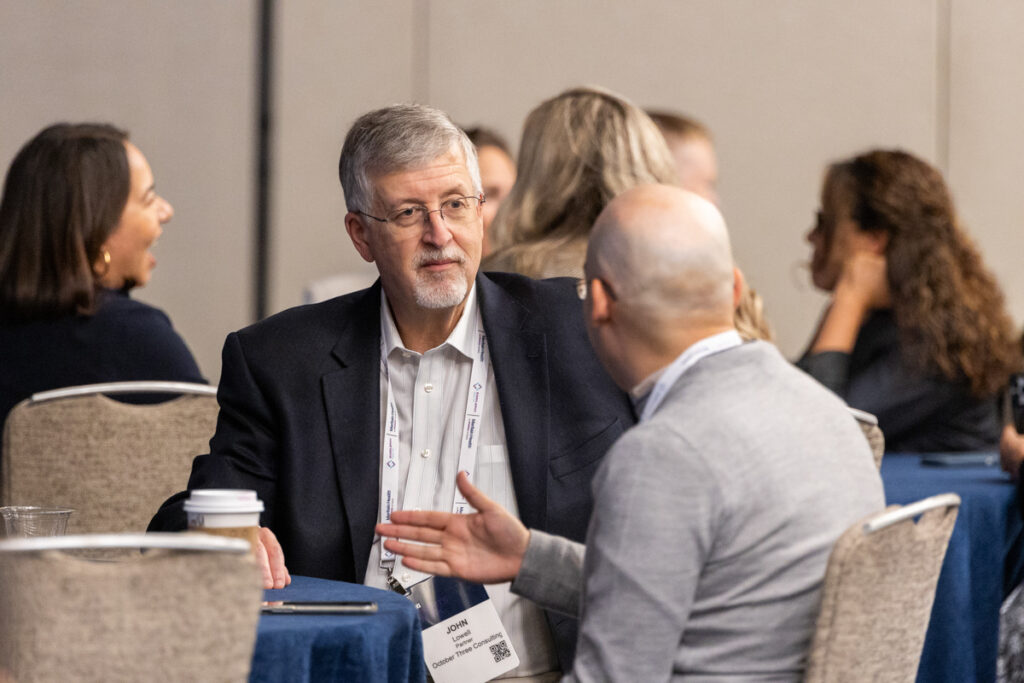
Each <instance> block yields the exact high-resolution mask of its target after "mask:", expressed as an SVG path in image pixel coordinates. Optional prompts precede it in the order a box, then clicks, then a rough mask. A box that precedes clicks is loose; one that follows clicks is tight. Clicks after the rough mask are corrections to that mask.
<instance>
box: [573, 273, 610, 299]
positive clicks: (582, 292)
mask: <svg viewBox="0 0 1024 683" xmlns="http://www.w3.org/2000/svg"><path fill="white" fill-rule="evenodd" d="M590 279H591V280H599V281H600V282H601V284H602V285H603V286H604V292H605V294H607V295H608V298H609V299H611V300H612V301H618V297H617V296H615V290H614V289H612V286H611V285H610V284H608V281H607V280H605V279H604V278H603V277H594V278H590ZM589 281H590V280H587V278H585V277H581V278H578V279H577V280H576V296H578V297H579V298H580V301H586V300H587V290H588V289H589V286H588V285H587V283H588V282H589Z"/></svg>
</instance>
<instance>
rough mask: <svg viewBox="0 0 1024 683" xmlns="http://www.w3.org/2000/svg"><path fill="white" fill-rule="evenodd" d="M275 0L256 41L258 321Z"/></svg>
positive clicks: (265, 5)
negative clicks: (257, 72)
mask: <svg viewBox="0 0 1024 683" xmlns="http://www.w3.org/2000/svg"><path fill="white" fill-rule="evenodd" d="M273 28H274V0H260V3H259V28H258V30H259V36H258V39H257V41H256V49H257V51H258V54H257V56H256V62H257V64H258V65H259V66H258V68H259V76H258V77H259V82H258V84H257V89H256V109H257V112H258V113H257V116H258V124H257V125H258V129H257V135H256V202H255V204H256V206H255V212H256V215H255V216H254V218H255V221H254V224H255V227H256V234H255V235H254V237H255V243H254V244H253V250H254V259H253V285H254V289H255V298H254V307H253V315H254V316H255V319H256V320H261V319H263V318H264V317H265V316H266V315H267V298H268V297H267V294H268V289H269V286H268V285H269V263H268V262H269V257H270V180H271V179H270V162H271V159H270V143H271V138H270V134H271V103H272V95H273V88H272V86H273V73H272V67H273V46H274V40H273V38H274V35H273Z"/></svg>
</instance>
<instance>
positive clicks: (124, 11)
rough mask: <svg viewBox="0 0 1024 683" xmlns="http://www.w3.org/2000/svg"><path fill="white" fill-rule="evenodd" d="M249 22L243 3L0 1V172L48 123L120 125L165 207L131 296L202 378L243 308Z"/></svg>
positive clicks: (247, 309) (248, 215)
mask: <svg viewBox="0 0 1024 683" xmlns="http://www.w3.org/2000/svg"><path fill="white" fill-rule="evenodd" d="M255 18H256V13H255V5H254V3H252V2H244V1H242V0H225V1H224V2H217V3H208V2H204V1H202V0H180V1H179V2H175V3H140V2H135V1H134V0H103V1H99V0H92V1H86V2H70V3H69V2H64V1H61V0H36V1H33V2H21V1H20V0H4V1H3V2H0V36H2V38H0V64H2V65H3V66H2V67H0V121H2V123H3V126H2V132H0V164H2V166H3V172H4V173H6V169H7V167H8V166H9V165H10V162H11V160H12V159H13V157H14V155H15V154H16V153H17V151H18V149H19V148H20V147H21V146H22V145H23V144H24V143H25V142H26V141H27V140H28V139H29V138H30V137H31V136H33V135H34V134H35V133H36V132H38V131H39V130H40V129H41V128H42V127H43V126H45V125H47V124H50V123H55V122H57V121H85V120H96V121H108V122H111V123H114V124H116V125H118V126H119V127H122V128H126V129H128V130H129V131H130V133H131V137H132V140H133V141H134V142H135V144H136V145H138V147H139V148H140V149H141V150H142V151H143V153H144V154H145V155H146V157H147V159H148V161H149V163H150V165H151V167H152V168H153V173H154V178H155V180H156V184H157V188H158V191H159V192H160V194H162V195H163V196H164V197H165V198H166V199H167V200H169V201H170V202H171V203H172V205H173V206H174V211H175V215H174V219H173V220H172V221H171V222H170V223H169V224H167V225H166V226H165V227H164V233H163V235H162V237H161V238H160V240H159V243H158V244H157V245H156V247H155V248H154V249H153V253H154V255H155V257H156V259H157V260H158V262H159V263H158V266H157V268H156V270H155V271H154V274H153V279H152V281H151V282H150V284H149V285H148V286H146V287H145V288H142V289H138V290H136V292H135V293H134V294H133V296H135V297H136V298H138V299H140V300H142V301H146V302H149V303H152V304H154V305H156V306H158V307H160V308H162V309H164V310H165V311H166V312H167V313H168V315H170V317H171V319H172V321H173V322H174V325H175V327H176V328H177V329H178V331H179V332H180V333H181V335H182V336H183V337H184V338H185V340H186V341H187V342H188V344H189V346H190V348H191V349H192V352H193V353H194V355H195V356H196V359H197V361H198V362H199V365H200V367H201V369H202V370H203V372H204V374H205V376H206V377H207V378H208V379H209V380H210V381H213V382H216V381H217V379H218V377H219V375H220V348H221V345H222V344H223V342H224V336H225V334H226V333H227V332H228V331H230V330H233V329H236V328H238V327H240V326H241V325H244V324H246V323H247V322H248V321H249V320H250V316H251V307H252V304H251V292H252V289H253V280H252V267H251V253H252V232H251V224H252V211H251V207H252V201H253V200H252V167H253V146H254V136H255V116H254V113H253V112H254V109H253V107H254V102H255V86H256V80H255V66H254V58H255V56H256V33H255V30H256V29H255ZM0 360H2V359H0Z"/></svg>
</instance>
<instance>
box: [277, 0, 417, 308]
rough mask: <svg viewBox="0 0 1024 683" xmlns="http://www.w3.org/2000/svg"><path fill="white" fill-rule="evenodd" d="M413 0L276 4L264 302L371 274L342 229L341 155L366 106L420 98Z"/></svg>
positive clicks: (293, 299)
mask: <svg viewBox="0 0 1024 683" xmlns="http://www.w3.org/2000/svg"><path fill="white" fill-rule="evenodd" d="M416 7H417V1H416V0H401V1H395V2H372V1H370V0H358V1H354V2H343V3H341V2H339V3H334V2H319V3H305V2H302V3H299V2H280V3H277V5H276V11H277V21H276V24H275V30H276V31H277V35H276V36H275V50H276V55H275V60H274V68H275V74H274V83H275V86H274V87H275V92H274V105H275V106H274V119H273V166H272V168H273V179H272V188H273V192H272V195H271V207H272V214H271V215H272V235H271V242H270V253H271V261H270V263H271V268H270V273H269V275H270V311H269V312H274V311H279V310H281V309H284V308H287V307H289V306H294V305H296V304H298V303H300V302H301V301H302V292H303V290H304V289H305V288H306V287H307V285H309V283H311V282H313V281H316V280H319V279H321V278H324V277H329V276H334V275H338V274H351V275H353V276H354V280H353V281H354V282H356V283H364V282H365V283H369V282H372V281H373V279H374V272H375V271H374V268H373V266H372V265H371V264H367V263H365V262H364V261H363V260H362V258H360V256H359V254H358V253H356V250H355V249H354V248H353V247H352V243H351V241H350V240H349V238H348V235H347V233H346V232H345V224H344V220H343V219H344V216H345V202H344V198H343V195H342V192H341V184H340V182H339V180H338V155H339V153H340V152H341V145H342V142H344V139H345V133H346V132H347V131H348V128H349V126H350V125H351V124H352V122H353V121H354V120H355V119H356V118H357V117H358V116H359V115H360V114H363V113H366V112H367V111H369V110H371V109H375V108H377V107H382V106H385V105H388V104H392V103H395V102H410V101H412V100H414V99H417V98H416V92H415V87H414V85H415V84H414V78H413V68H414V62H415V55H416V54H417V45H418V44H420V42H421V39H420V38H419V37H418V36H417V35H416V33H417V27H416V26H415V24H414V20H415V17H416V14H417V12H416Z"/></svg>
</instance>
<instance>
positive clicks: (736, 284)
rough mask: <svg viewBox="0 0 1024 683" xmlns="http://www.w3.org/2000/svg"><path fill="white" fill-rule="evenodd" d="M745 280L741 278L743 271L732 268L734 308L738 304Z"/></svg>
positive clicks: (741, 296) (737, 306)
mask: <svg viewBox="0 0 1024 683" xmlns="http://www.w3.org/2000/svg"><path fill="white" fill-rule="evenodd" d="M745 285H746V281H745V280H744V279H743V271H742V270H740V269H739V268H735V267H734V268H733V269H732V308H733V310H736V309H737V308H739V306H740V299H742V298H743V287H744V286H745Z"/></svg>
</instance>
